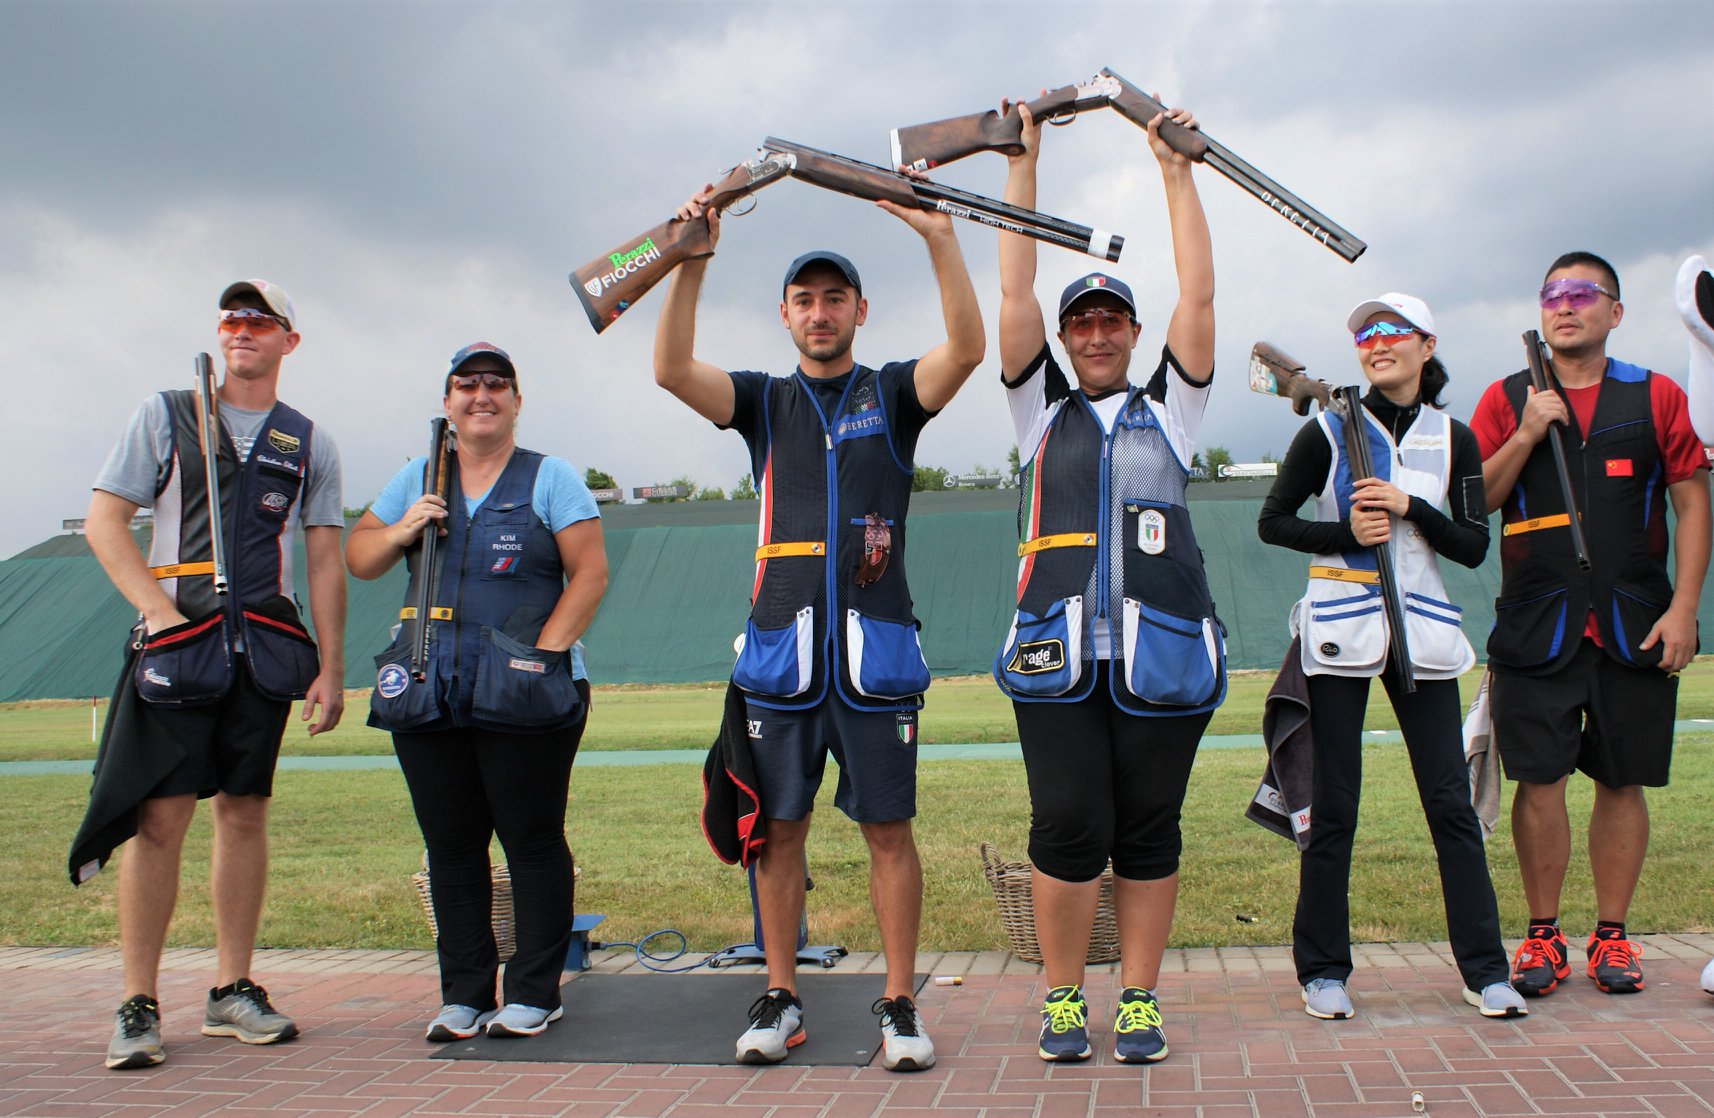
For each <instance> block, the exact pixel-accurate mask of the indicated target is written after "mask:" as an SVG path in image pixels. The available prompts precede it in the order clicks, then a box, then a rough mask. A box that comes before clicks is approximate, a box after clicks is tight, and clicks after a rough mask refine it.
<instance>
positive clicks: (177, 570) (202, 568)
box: [149, 561, 214, 578]
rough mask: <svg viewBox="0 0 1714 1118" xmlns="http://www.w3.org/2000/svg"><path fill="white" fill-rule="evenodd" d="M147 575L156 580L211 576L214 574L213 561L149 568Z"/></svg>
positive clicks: (170, 564)
mask: <svg viewBox="0 0 1714 1118" xmlns="http://www.w3.org/2000/svg"><path fill="white" fill-rule="evenodd" d="M149 573H150V574H152V575H154V576H155V577H156V578H183V577H184V576H186V575H211V574H213V573H214V563H213V561H209V562H204V563H169V564H167V565H166V566H164V567H150V568H149Z"/></svg>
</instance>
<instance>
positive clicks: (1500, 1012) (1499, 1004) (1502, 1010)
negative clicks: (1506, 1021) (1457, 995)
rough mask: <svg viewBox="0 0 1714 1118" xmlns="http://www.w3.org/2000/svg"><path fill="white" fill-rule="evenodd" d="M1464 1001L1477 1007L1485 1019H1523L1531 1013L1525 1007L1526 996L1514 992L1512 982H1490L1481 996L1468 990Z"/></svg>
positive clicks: (1483, 989)
mask: <svg viewBox="0 0 1714 1118" xmlns="http://www.w3.org/2000/svg"><path fill="white" fill-rule="evenodd" d="M1464 1000H1465V1001H1466V1002H1468V1003H1469V1004H1471V1005H1473V1006H1475V1007H1476V1009H1477V1010H1478V1011H1479V1012H1480V1013H1481V1014H1482V1016H1484V1017H1523V1016H1525V1015H1527V1014H1528V1013H1529V1007H1527V1006H1526V1005H1524V996H1523V995H1522V994H1520V993H1518V992H1517V991H1516V990H1514V989H1513V988H1512V984H1511V983H1510V982H1490V983H1488V984H1487V985H1486V986H1484V987H1482V992H1481V993H1480V994H1478V993H1477V992H1476V991H1474V990H1470V989H1466V990H1465V991H1464Z"/></svg>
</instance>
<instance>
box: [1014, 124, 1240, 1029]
mask: <svg viewBox="0 0 1714 1118" xmlns="http://www.w3.org/2000/svg"><path fill="white" fill-rule="evenodd" d="M1001 111H1002V112H1004V111H1005V106H1002V110H1001ZM1019 111H1020V112H1021V113H1022V114H1023V116H1024V129H1023V147H1024V151H1023V152H1022V153H1020V154H1019V155H1016V156H1014V157H1012V159H1011V166H1010V171H1009V174H1008V176H1007V180H1006V201H1007V202H1010V203H1012V204H1013V205H1020V206H1029V207H1034V205H1035V195H1036V173H1035V172H1036V159H1037V154H1038V151H1039V144H1040V140H1041V129H1040V126H1039V124H1038V123H1037V122H1036V121H1034V120H1032V119H1031V118H1030V116H1029V110H1028V108H1026V107H1025V106H1022V105H1020V106H1019ZM1167 119H1171V120H1173V121H1175V122H1177V123H1178V124H1180V125H1182V126H1185V127H1189V128H1194V127H1195V126H1196V124H1195V121H1194V120H1193V119H1192V117H1191V115H1190V113H1189V112H1188V111H1186V110H1184V109H1175V110H1172V111H1171V113H1170V114H1162V115H1161V116H1160V117H1157V118H1156V120H1155V121H1152V122H1151V123H1150V126H1149V140H1148V142H1149V147H1150V149H1151V150H1152V151H1153V153H1154V156H1155V158H1156V160H1157V161H1158V162H1159V164H1160V168H1161V176H1162V180H1163V184H1164V187H1165V193H1166V202H1167V214H1168V220H1169V222H1170V225H1171V228H1172V243H1173V255H1174V262H1175V265H1176V272H1177V275H1176V278H1177V280H1178V291H1179V294H1178V302H1177V304H1176V305H1175V306H1174V308H1173V312H1172V317H1171V320H1170V322H1169V324H1168V326H1167V330H1166V345H1165V347H1164V348H1163V349H1162V351H1161V359H1160V363H1159V365H1158V366H1156V368H1155V370H1154V374H1153V375H1152V376H1151V377H1150V378H1149V380H1148V382H1147V384H1145V385H1133V384H1131V383H1130V382H1129V380H1128V377H1127V374H1128V372H1129V369H1130V364H1131V355H1132V352H1133V350H1134V349H1135V347H1136V345H1137V339H1138V337H1139V335H1140V333H1141V326H1140V325H1139V324H1138V321H1137V306H1136V301H1135V300H1134V299H1133V298H1132V295H1131V290H1130V288H1129V287H1127V286H1126V285H1125V284H1123V283H1121V282H1119V281H1118V280H1116V279H1114V278H1112V277H1111V276H1106V275H1101V274H1099V273H1097V274H1094V275H1089V276H1085V277H1083V278H1082V279H1079V280H1075V281H1073V282H1072V283H1071V284H1070V285H1069V286H1067V287H1066V288H1065V290H1064V292H1063V293H1062V294H1061V295H1060V298H1059V311H1058V316H1057V319H1056V321H1057V322H1058V326H1059V329H1058V336H1059V340H1060V342H1061V344H1062V345H1063V346H1064V347H1065V352H1066V356H1067V357H1068V358H1069V360H1070V364H1071V369H1072V373H1073V374H1074V379H1073V380H1072V381H1071V382H1069V383H1068V380H1067V377H1066V375H1065V373H1064V372H1062V371H1061V369H1060V367H1059V364H1058V363H1057V362H1056V361H1055V359H1054V357H1053V353H1052V351H1051V349H1050V348H1049V346H1048V341H1047V328H1046V323H1045V322H1044V321H1043V315H1042V307H1041V304H1040V303H1039V302H1038V301H1037V299H1036V296H1035V291H1034V286H1035V273H1036V250H1035V242H1034V241H1032V240H1029V239H1027V238H1024V237H1020V236H1017V235H1015V234H1009V233H1001V234H1000V288H1001V301H1000V371H1001V377H1002V382H1003V384H1004V385H1005V388H1006V396H1007V403H1008V404H1009V406H1010V408H1011V412H1012V419H1013V424H1014V426H1015V428H1016V430H1017V436H1018V448H1019V452H1020V457H1021V458H1022V460H1023V462H1024V470H1023V487H1022V500H1021V502H1020V508H1019V539H1020V542H1019V546H1018V559H1019V565H1018V611H1017V617H1016V620H1015V622H1014V624H1013V626H1012V629H1011V632H1010V633H1009V634H1007V637H1006V640H1005V643H1004V646H1003V647H1002V648H1001V650H1000V654H999V656H998V657H997V658H996V660H995V663H994V677H995V679H996V680H997V681H998V682H999V684H1000V688H1001V689H1002V690H1003V691H1005V692H1006V694H1007V695H1009V696H1011V698H1012V699H1013V710H1014V713H1015V714H1016V716H1017V721H1018V740H1019V741H1020V742H1021V743H1022V747H1023V755H1024V768H1025V771H1026V773H1027V775H1028V777H1029V786H1030V813H1031V821H1030V860H1031V862H1033V863H1034V870H1033V873H1032V877H1031V887H1032V891H1033V900H1034V907H1035V925H1036V939H1037V941H1038V942H1039V943H1040V945H1041V952H1042V960H1043V963H1044V965H1045V971H1046V979H1047V985H1048V992H1047V997H1046V998H1045V1000H1044V1001H1043V1004H1042V1010H1041V1019H1042V1023H1041V1034H1040V1038H1039V1041H1038V1044H1037V1051H1038V1054H1039V1055H1040V1056H1041V1058H1042V1059H1044V1060H1065V1061H1069V1060H1083V1059H1087V1058H1088V1057H1089V1056H1090V1054H1091V1051H1092V1049H1091V1046H1090V1043H1089V1035H1088V1007H1087V1005H1086V1003H1085V1000H1084V996H1083V977H1084V963H1085V957H1086V955H1087V953H1088V948H1089V938H1090V932H1091V928H1092V925H1093V923H1094V919H1095V911H1096V907H1097V903H1098V897H1099V890H1100V878H1101V874H1102V871H1103V869H1105V867H1106V865H1107V863H1108V860H1109V859H1111V860H1112V863H1113V873H1114V887H1113V903H1114V910H1115V912H1114V914H1115V916H1116V918H1117V922H1118V930H1119V952H1120V964H1119V965H1120V983H1121V985H1122V989H1121V991H1120V993H1119V998H1118V1002H1117V1004H1116V1005H1115V1006H1114V1016H1113V1053H1114V1058H1115V1059H1117V1060H1119V1061H1121V1062H1126V1063H1132V1062H1153V1061H1156V1060H1161V1059H1164V1058H1165V1057H1166V1055H1167V1041H1166V1033H1165V1030H1164V1028H1163V1026H1162V1020H1161V1009H1160V1004H1159V1001H1158V999H1157V998H1156V996H1155V986H1156V985H1157V983H1158V981H1159V978H1160V969H1161V957H1162V954H1163V953H1164V951H1165V949H1166V941H1167V936H1168V933H1169V932H1170V931H1171V928H1172V916H1173V910H1174V907H1175V905H1176V902H1177V898H1178V860H1179V853H1180V850H1181V849H1182V846H1183V839H1182V836H1181V835H1180V832H1179V812H1180V809H1181V807H1182V805H1183V803H1184V793H1185V788H1186V786H1187V785H1188V783H1189V780H1190V768H1191V764H1192V762H1193V761H1194V759H1195V757H1196V748H1197V743H1198V742H1199V741H1200V740H1201V738H1202V731H1203V730H1204V729H1205V728H1206V727H1207V725H1208V720H1209V718H1210V717H1211V715H1212V713H1213V710H1214V708H1215V706H1217V705H1218V704H1219V702H1220V700H1221V699H1222V698H1223V697H1224V696H1225V693H1226V669H1225V661H1226V658H1225V644H1224V638H1223V634H1222V632H1221V629H1220V623H1219V621H1218V620H1217V619H1216V618H1215V616H1214V603H1213V600H1212V598H1211V597H1210V595H1209V591H1208V580H1207V578H1206V577H1205V575H1204V573H1203V567H1202V552H1201V550H1200V549H1199V548H1198V547H1197V544H1196V537H1195V534H1194V532H1193V531H1192V530H1191V523H1190V513H1189V510H1188V508H1187V507H1186V505H1185V487H1186V484H1187V482H1188V481H1189V477H1190V470H1189V463H1190V458H1191V453H1192V448H1193V446H1194V444H1195V439H1196V431H1197V428H1198V426H1199V425H1200V423H1201V420H1202V412H1203V408H1204V407H1205V405H1206V403H1207V399H1208V392H1209V389H1210V387H1211V385H1212V384H1213V376H1214V254H1213V248H1212V245H1211V243H1210V240H1209V235H1208V222H1207V219H1206V218H1205V217H1204V216H1203V212H1202V202H1201V199H1200V198H1199V197H1198V195H1197V191H1196V183H1195V181H1194V179H1193V178H1192V175H1191V167H1190V163H1189V162H1188V161H1187V160H1186V159H1185V158H1184V157H1183V156H1181V155H1178V154H1177V153H1176V152H1174V151H1173V150H1172V149H1171V148H1170V147H1168V146H1167V145H1166V143H1165V142H1164V141H1163V140H1161V138H1160V134H1159V127H1160V124H1161V122H1162V121H1163V120H1167Z"/></svg>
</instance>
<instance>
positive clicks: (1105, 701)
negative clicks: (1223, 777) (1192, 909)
mask: <svg viewBox="0 0 1714 1118" xmlns="http://www.w3.org/2000/svg"><path fill="white" fill-rule="evenodd" d="M1111 675H1112V672H1111V665H1110V661H1106V660H1102V661H1100V662H1099V663H1098V665H1097V669H1096V673H1095V687H1094V690H1093V691H1091V692H1090V693H1089V695H1088V697H1087V698H1084V699H1080V700H1078V701H1077V702H1074V703H1020V702H1013V703H1012V709H1013V711H1014V713H1015V714H1016V716H1017V720H1018V741H1019V743H1020V744H1021V745H1022V746H1023V752H1024V772H1025V774H1026V775H1027V776H1028V778H1029V786H1030V861H1031V862H1034V863H1035V866H1036V868H1037V869H1039V870H1041V871H1042V872H1043V873H1045V874H1047V875H1048V876H1049V877H1054V878H1058V879H1059V880H1061V881H1093V880H1094V879H1095V878H1097V877H1099V876H1100V875H1101V871H1102V870H1104V869H1106V868H1107V860H1108V859H1109V858H1111V859H1112V861H1113V872H1114V873H1115V874H1117V875H1118V876H1120V877H1123V878H1127V879H1129V880H1133V881H1156V880H1159V879H1161V878H1164V877H1171V876H1172V875H1173V874H1175V873H1177V872H1178V858H1179V854H1180V852H1181V851H1182V850H1183V847H1184V841H1183V838H1182V836H1181V835H1180V833H1179V813H1180V811H1181V810H1182V809H1183V807H1184V792H1185V788H1186V787H1187V786H1188V785H1189V784H1190V768H1191V765H1192V764H1193V763H1194V762H1195V760H1196V747H1197V745H1198V744H1199V743H1200V742H1201V740H1202V731H1203V730H1205V729H1206V728H1207V727H1208V720H1209V719H1210V718H1212V717H1213V714H1214V712H1213V711H1204V712H1203V713H1201V714H1182V715H1163V716H1158V717H1139V716H1138V715H1134V714H1127V713H1126V712H1125V711H1123V710H1121V709H1119V707H1118V705H1117V704H1115V703H1114V702H1113V693H1112V691H1111V689H1110V679H1111Z"/></svg>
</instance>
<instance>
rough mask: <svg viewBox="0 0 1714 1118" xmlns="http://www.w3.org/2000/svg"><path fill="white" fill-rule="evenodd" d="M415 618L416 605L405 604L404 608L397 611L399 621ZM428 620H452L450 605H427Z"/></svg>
mask: <svg viewBox="0 0 1714 1118" xmlns="http://www.w3.org/2000/svg"><path fill="white" fill-rule="evenodd" d="M416 618H417V607H416V606H406V607H405V608H404V609H401V610H400V611H399V620H400V621H415V620H416ZM429 620H430V621H451V620H452V607H451V606H430V607H429Z"/></svg>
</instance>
